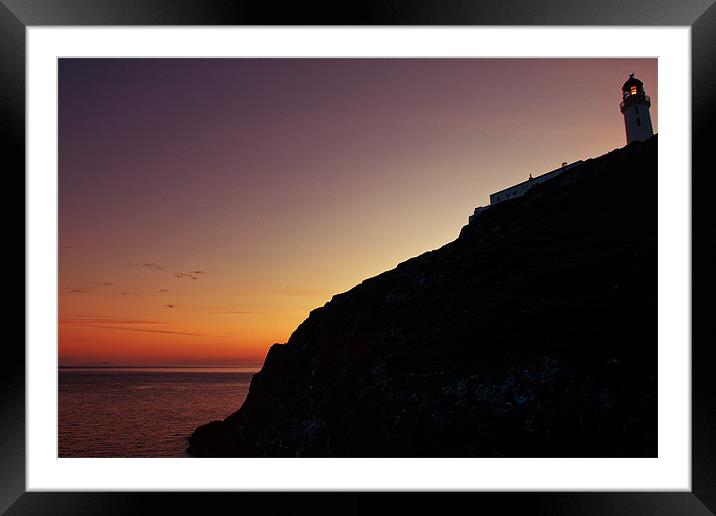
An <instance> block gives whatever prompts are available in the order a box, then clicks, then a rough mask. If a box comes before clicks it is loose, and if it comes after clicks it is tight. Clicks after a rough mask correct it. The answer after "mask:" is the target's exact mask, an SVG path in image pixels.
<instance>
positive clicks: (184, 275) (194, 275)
mask: <svg viewBox="0 0 716 516" xmlns="http://www.w3.org/2000/svg"><path fill="white" fill-rule="evenodd" d="M202 274H206V273H205V272H204V271H189V272H175V273H174V277H176V278H179V279H192V280H195V279H198V278H199V276H200V275H202Z"/></svg>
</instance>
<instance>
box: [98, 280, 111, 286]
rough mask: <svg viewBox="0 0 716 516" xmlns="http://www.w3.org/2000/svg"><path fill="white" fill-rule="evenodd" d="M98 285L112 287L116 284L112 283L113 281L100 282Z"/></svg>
mask: <svg viewBox="0 0 716 516" xmlns="http://www.w3.org/2000/svg"><path fill="white" fill-rule="evenodd" d="M97 285H101V286H103V287H111V286H113V285H114V283H112V282H111V281H100V282H99V283H97Z"/></svg>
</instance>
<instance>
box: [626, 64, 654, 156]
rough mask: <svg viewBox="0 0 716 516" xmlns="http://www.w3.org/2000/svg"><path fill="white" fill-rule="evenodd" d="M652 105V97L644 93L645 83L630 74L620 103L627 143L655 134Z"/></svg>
mask: <svg viewBox="0 0 716 516" xmlns="http://www.w3.org/2000/svg"><path fill="white" fill-rule="evenodd" d="M650 107H651V99H650V98H649V97H648V96H647V95H646V93H644V83H643V82H641V81H640V80H639V79H637V78H636V77H634V74H631V75H629V79H627V82H625V83H624V86H622V102H621V104H619V108H620V109H621V112H622V114H623V115H624V128H625V129H626V139H627V144H629V143H631V142H636V141H642V140H646V139H647V138H649V137H650V136H653V134H654V129H652V127H651V114H650V113H649V108H650Z"/></svg>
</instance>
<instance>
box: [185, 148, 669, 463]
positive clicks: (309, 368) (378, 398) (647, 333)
mask: <svg viewBox="0 0 716 516" xmlns="http://www.w3.org/2000/svg"><path fill="white" fill-rule="evenodd" d="M656 203H657V141H656V137H654V138H652V139H650V140H648V141H647V142H643V143H640V144H632V145H630V146H628V147H626V148H624V149H620V150H617V151H613V152H611V153H609V154H606V155H604V156H601V157H599V158H596V159H591V160H588V161H585V162H584V163H583V164H582V165H580V166H578V167H576V168H575V169H573V170H572V171H570V172H569V173H566V174H564V175H563V176H560V177H557V178H555V179H553V180H550V181H548V182H546V183H544V184H541V185H537V186H536V187H534V188H533V189H532V190H530V191H529V192H528V193H527V195H525V196H524V197H521V198H518V199H514V200H510V201H506V202H504V203H501V204H499V205H497V206H494V207H492V208H490V209H489V210H487V211H486V212H484V213H482V214H480V216H479V217H477V218H476V220H474V221H473V222H472V223H471V224H469V225H467V226H465V227H464V228H462V231H461V232H460V236H459V238H458V239H457V240H455V241H454V242H451V243H449V244H447V245H445V246H443V247H442V248H440V249H438V250H436V251H431V252H428V253H425V254H423V255H421V256H418V257H416V258H413V259H411V260H408V261H406V262H404V263H401V264H400V265H398V267H397V268H395V269H393V270H391V271H388V272H385V273H383V274H381V275H379V276H376V277H374V278H370V279H367V280H365V281H363V282H362V283H361V284H360V285H358V286H356V287H355V288H353V289H352V290H350V291H348V292H346V293H344V294H340V295H337V296H335V297H333V299H331V301H330V302H328V303H326V305H325V306H323V307H321V308H318V309H316V310H314V311H312V312H311V314H310V316H309V317H308V319H306V320H305V321H304V322H303V323H302V324H301V325H300V326H299V327H298V328H297V329H296V331H295V332H294V333H293V335H292V336H291V338H290V339H289V341H288V343H286V344H275V345H274V346H273V347H271V349H270V350H269V352H268V355H267V357H266V361H265V364H264V366H263V369H262V370H261V371H260V372H259V373H257V374H256V375H255V376H254V378H253V381H252V383H251V389H250V392H249V395H248V397H247V399H246V401H245V402H244V404H243V406H242V407H241V408H240V409H239V410H238V411H237V412H236V413H234V414H233V415H231V416H229V417H228V418H227V419H226V420H224V421H214V422H211V423H209V424H207V425H204V426H201V427H199V428H198V429H196V431H195V432H194V434H193V435H192V436H191V438H190V447H189V453H191V454H193V455H196V456H303V457H307V456H350V457H385V456H415V457H429V456H443V457H445V456H480V457H488V456H513V457H528V456H552V457H558V456H580V457H586V456H656V453H657V448H656V446H657V429H656V415H657V406H656V394H657V385H656V371H657V369H656V366H657V355H656V352H657V348H656V345H657V325H656V323H657V319H656V318H657V210H656V208H657V204H656Z"/></svg>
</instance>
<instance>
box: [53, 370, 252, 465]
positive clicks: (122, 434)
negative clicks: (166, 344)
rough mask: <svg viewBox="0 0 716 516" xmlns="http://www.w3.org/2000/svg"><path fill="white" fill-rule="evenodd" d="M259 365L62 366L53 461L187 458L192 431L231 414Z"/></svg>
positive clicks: (241, 398)
mask: <svg viewBox="0 0 716 516" xmlns="http://www.w3.org/2000/svg"><path fill="white" fill-rule="evenodd" d="M260 367H261V366H259V365H256V366H241V367H74V368H69V367H62V368H60V369H59V389H58V398H59V400H58V419H59V421H58V423H59V424H58V428H59V432H58V454H59V457H188V456H189V455H187V453H186V448H187V446H188V442H187V438H188V437H189V436H190V435H191V433H192V432H193V431H194V429H195V428H196V427H197V426H199V425H202V424H204V423H208V422H209V421H212V420H215V419H224V418H225V417H226V416H228V415H230V414H232V413H233V412H235V411H236V410H238V409H239V407H240V406H241V404H242V403H243V402H244V399H245V398H246V394H247V393H248V390H249V383H250V382H251V377H252V376H253V375H254V373H256V372H257V371H258V370H259V369H260Z"/></svg>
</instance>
